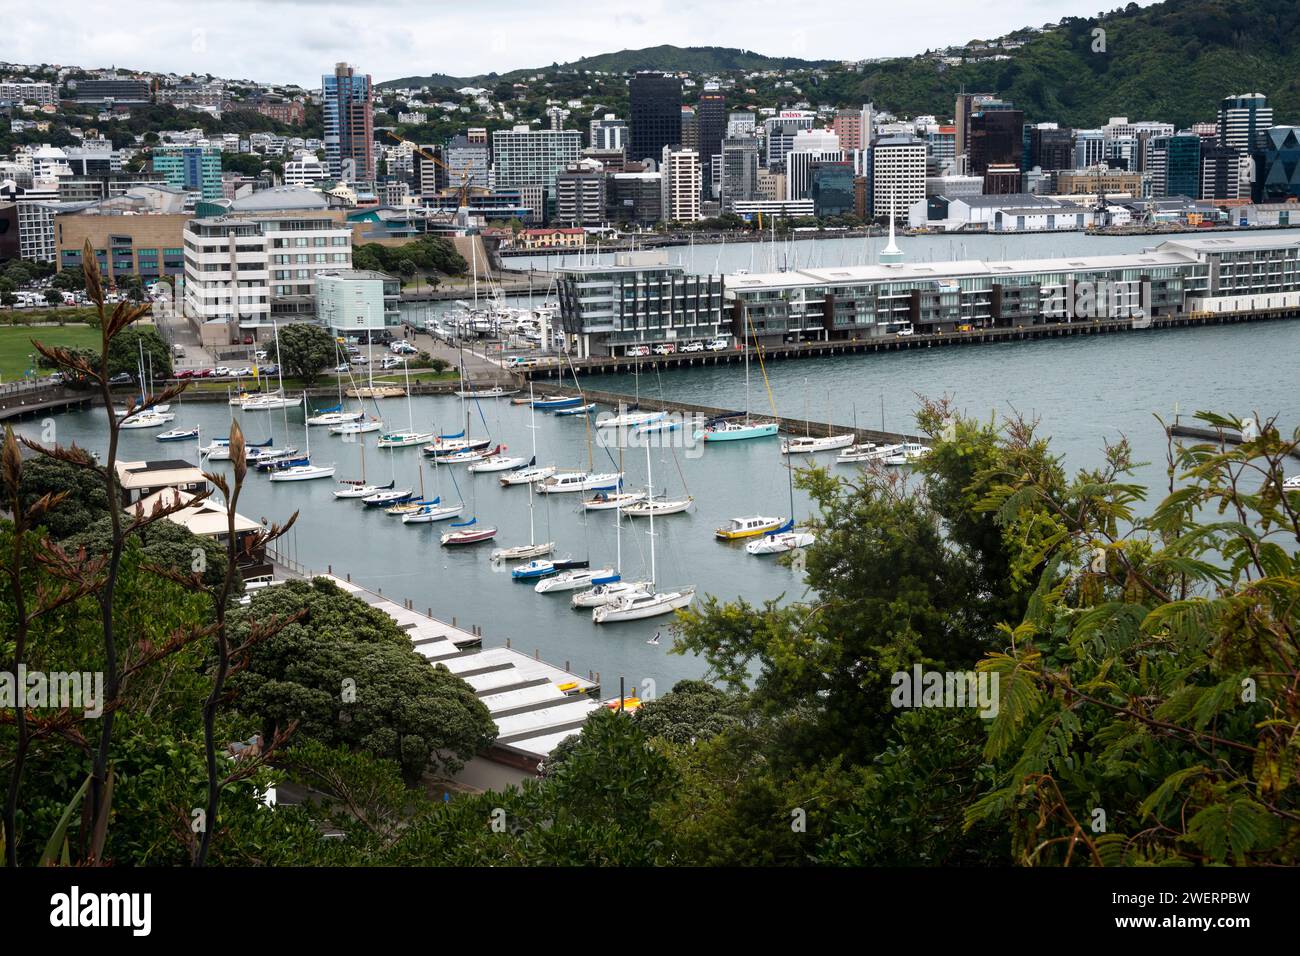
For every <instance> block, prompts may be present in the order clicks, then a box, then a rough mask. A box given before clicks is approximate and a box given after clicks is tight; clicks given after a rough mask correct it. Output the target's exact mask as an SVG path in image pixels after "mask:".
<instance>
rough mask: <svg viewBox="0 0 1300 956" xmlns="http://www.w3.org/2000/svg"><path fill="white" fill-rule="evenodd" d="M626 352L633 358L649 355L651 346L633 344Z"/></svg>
mask: <svg viewBox="0 0 1300 956" xmlns="http://www.w3.org/2000/svg"><path fill="white" fill-rule="evenodd" d="M624 354H626V355H629V356H631V357H632V358H640V357H641V356H642V355H649V354H650V346H648V345H633V346H632V347H631V348H629V349H628V350H627V352H626V353H624Z"/></svg>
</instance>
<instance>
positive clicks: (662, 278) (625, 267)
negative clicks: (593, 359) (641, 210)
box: [556, 252, 724, 358]
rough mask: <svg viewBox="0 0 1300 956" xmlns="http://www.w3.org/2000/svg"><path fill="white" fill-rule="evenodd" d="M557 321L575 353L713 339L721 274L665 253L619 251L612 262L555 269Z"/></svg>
mask: <svg viewBox="0 0 1300 956" xmlns="http://www.w3.org/2000/svg"><path fill="white" fill-rule="evenodd" d="M556 275H557V284H558V288H559V296H560V326H561V329H562V330H563V333H564V335H565V338H566V340H567V342H568V347H569V349H570V350H571V351H572V352H573V353H574V354H575V355H577V356H580V357H583V358H586V357H588V356H592V355H621V354H623V353H624V352H625V351H626V350H627V348H629V347H630V346H634V345H660V344H664V343H685V342H688V341H702V340H706V339H709V340H711V339H714V338H716V337H717V336H718V334H719V333H720V332H721V331H722V325H723V322H724V319H723V289H722V277H721V276H707V275H690V274H688V273H687V272H686V270H685V269H684V268H683V267H682V266H671V265H669V264H668V254H667V253H665V252H638V253H620V254H619V255H617V256H616V257H615V261H614V264H613V265H590V266H574V267H571V268H567V269H562V270H560V271H559V272H558V273H557V274H556Z"/></svg>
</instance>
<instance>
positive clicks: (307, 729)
mask: <svg viewBox="0 0 1300 956" xmlns="http://www.w3.org/2000/svg"><path fill="white" fill-rule="evenodd" d="M293 614H301V615H302V617H301V619H300V620H298V621H296V622H295V623H293V624H291V625H289V626H288V627H285V628H284V629H283V630H281V631H280V632H279V633H278V634H277V635H276V636H275V637H273V638H271V639H270V640H267V641H265V642H264V643H262V644H260V645H259V646H258V647H257V648H256V649H255V650H254V651H253V652H252V655H251V658H250V661H249V665H248V668H247V670H246V671H245V672H243V673H241V674H239V675H238V676H237V677H236V678H235V679H234V680H233V681H232V686H233V687H234V688H235V689H236V690H237V691H238V692H239V695H240V696H239V699H238V700H237V702H236V706H237V707H238V708H239V710H240V712H241V713H244V714H247V715H249V716H250V717H255V718H256V719H257V720H258V721H259V722H260V724H261V726H262V729H263V736H265V737H266V738H267V739H271V738H272V737H274V736H275V734H276V733H277V732H278V731H280V730H283V729H284V728H285V727H286V726H288V725H289V723H290V722H291V721H298V728H299V730H298V732H299V734H301V735H302V736H305V737H310V738H312V739H315V740H318V741H321V742H322V743H325V744H327V745H330V746H334V745H338V744H345V745H347V746H349V747H353V748H357V749H362V750H365V751H366V752H367V753H370V754H373V755H375V756H378V757H383V758H386V759H389V760H393V761H396V762H397V763H398V764H399V765H400V766H401V768H402V772H403V774H404V775H405V777H406V778H407V779H408V780H409V781H415V780H418V779H419V777H420V776H421V775H422V774H423V773H424V772H425V771H428V770H432V771H435V772H451V773H454V772H455V771H456V770H458V769H459V768H460V766H461V765H463V763H464V762H465V761H467V760H468V759H469V758H470V757H472V756H473V755H474V754H475V753H477V752H478V751H479V750H481V749H482V748H483V747H485V746H487V745H488V744H489V743H490V742H491V740H492V737H493V734H494V730H493V725H492V722H491V719H490V718H489V717H488V713H487V710H486V708H484V706H483V705H482V704H481V703H480V702H479V701H478V699H477V698H476V697H475V696H474V693H473V691H471V690H470V688H469V686H468V685H466V684H465V682H464V681H462V680H460V678H458V677H455V676H454V675H452V674H451V673H450V672H449V671H447V670H446V668H440V667H430V666H429V662H428V661H427V660H425V658H423V657H421V656H420V655H419V654H417V653H415V651H414V650H413V649H412V648H411V642H410V639H409V638H408V637H407V636H406V634H405V633H404V632H403V631H402V630H401V628H399V627H397V625H396V624H394V623H393V622H392V619H391V618H389V617H388V616H387V615H386V614H384V613H383V612H382V611H379V610H376V609H374V608H372V607H370V606H369V605H367V604H365V603H364V602H362V601H358V600H356V599H355V598H353V597H351V596H350V595H348V594H346V593H345V592H343V591H341V590H339V589H338V588H337V587H335V586H334V585H332V584H330V583H329V582H327V581H324V580H318V581H313V582H312V583H310V584H308V583H304V582H289V583H286V584H284V585H282V586H279V587H275V588H267V589H264V590H262V591H260V592H258V593H257V594H256V595H255V596H254V597H253V600H252V602H251V603H250V605H249V606H248V608H247V609H246V610H243V611H240V612H239V613H237V614H236V615H235V616H234V623H233V625H232V626H233V633H234V634H235V635H236V639H238V637H239V636H241V635H243V634H245V633H247V632H248V630H249V628H251V627H252V626H254V624H256V623H260V622H266V621H268V620H271V619H273V618H280V619H284V618H287V617H289V616H290V615H293Z"/></svg>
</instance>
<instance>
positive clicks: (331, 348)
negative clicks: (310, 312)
mask: <svg viewBox="0 0 1300 956" xmlns="http://www.w3.org/2000/svg"><path fill="white" fill-rule="evenodd" d="M335 349H336V343H335V341H334V338H333V337H332V336H331V335H330V334H329V333H328V332H326V331H325V330H324V329H323V328H321V327H320V326H319V325H316V324H314V323H311V322H295V323H294V324H292V325H286V326H284V327H283V328H282V329H280V330H279V351H278V354H277V355H276V361H277V362H279V364H280V367H281V368H283V369H284V371H285V372H286V373H287V374H289V375H293V376H296V377H298V378H301V379H302V380H303V381H304V382H306V383H307V384H308V385H310V384H312V383H313V382H315V381H316V379H318V378H319V377H320V374H321V372H323V371H325V369H327V368H333V367H334V365H335V364H336V352H335Z"/></svg>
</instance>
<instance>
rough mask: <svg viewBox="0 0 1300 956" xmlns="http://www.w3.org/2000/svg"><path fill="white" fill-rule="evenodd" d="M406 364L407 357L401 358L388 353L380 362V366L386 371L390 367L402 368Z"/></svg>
mask: <svg viewBox="0 0 1300 956" xmlns="http://www.w3.org/2000/svg"><path fill="white" fill-rule="evenodd" d="M405 364H406V360H405V359H400V358H398V357H397V356H395V355H388V356H385V357H384V360H383V361H382V362H380V363H379V367H380V368H381V369H383V370H384V371H387V370H388V369H390V368H401V367H402V366H403V365H405Z"/></svg>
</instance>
